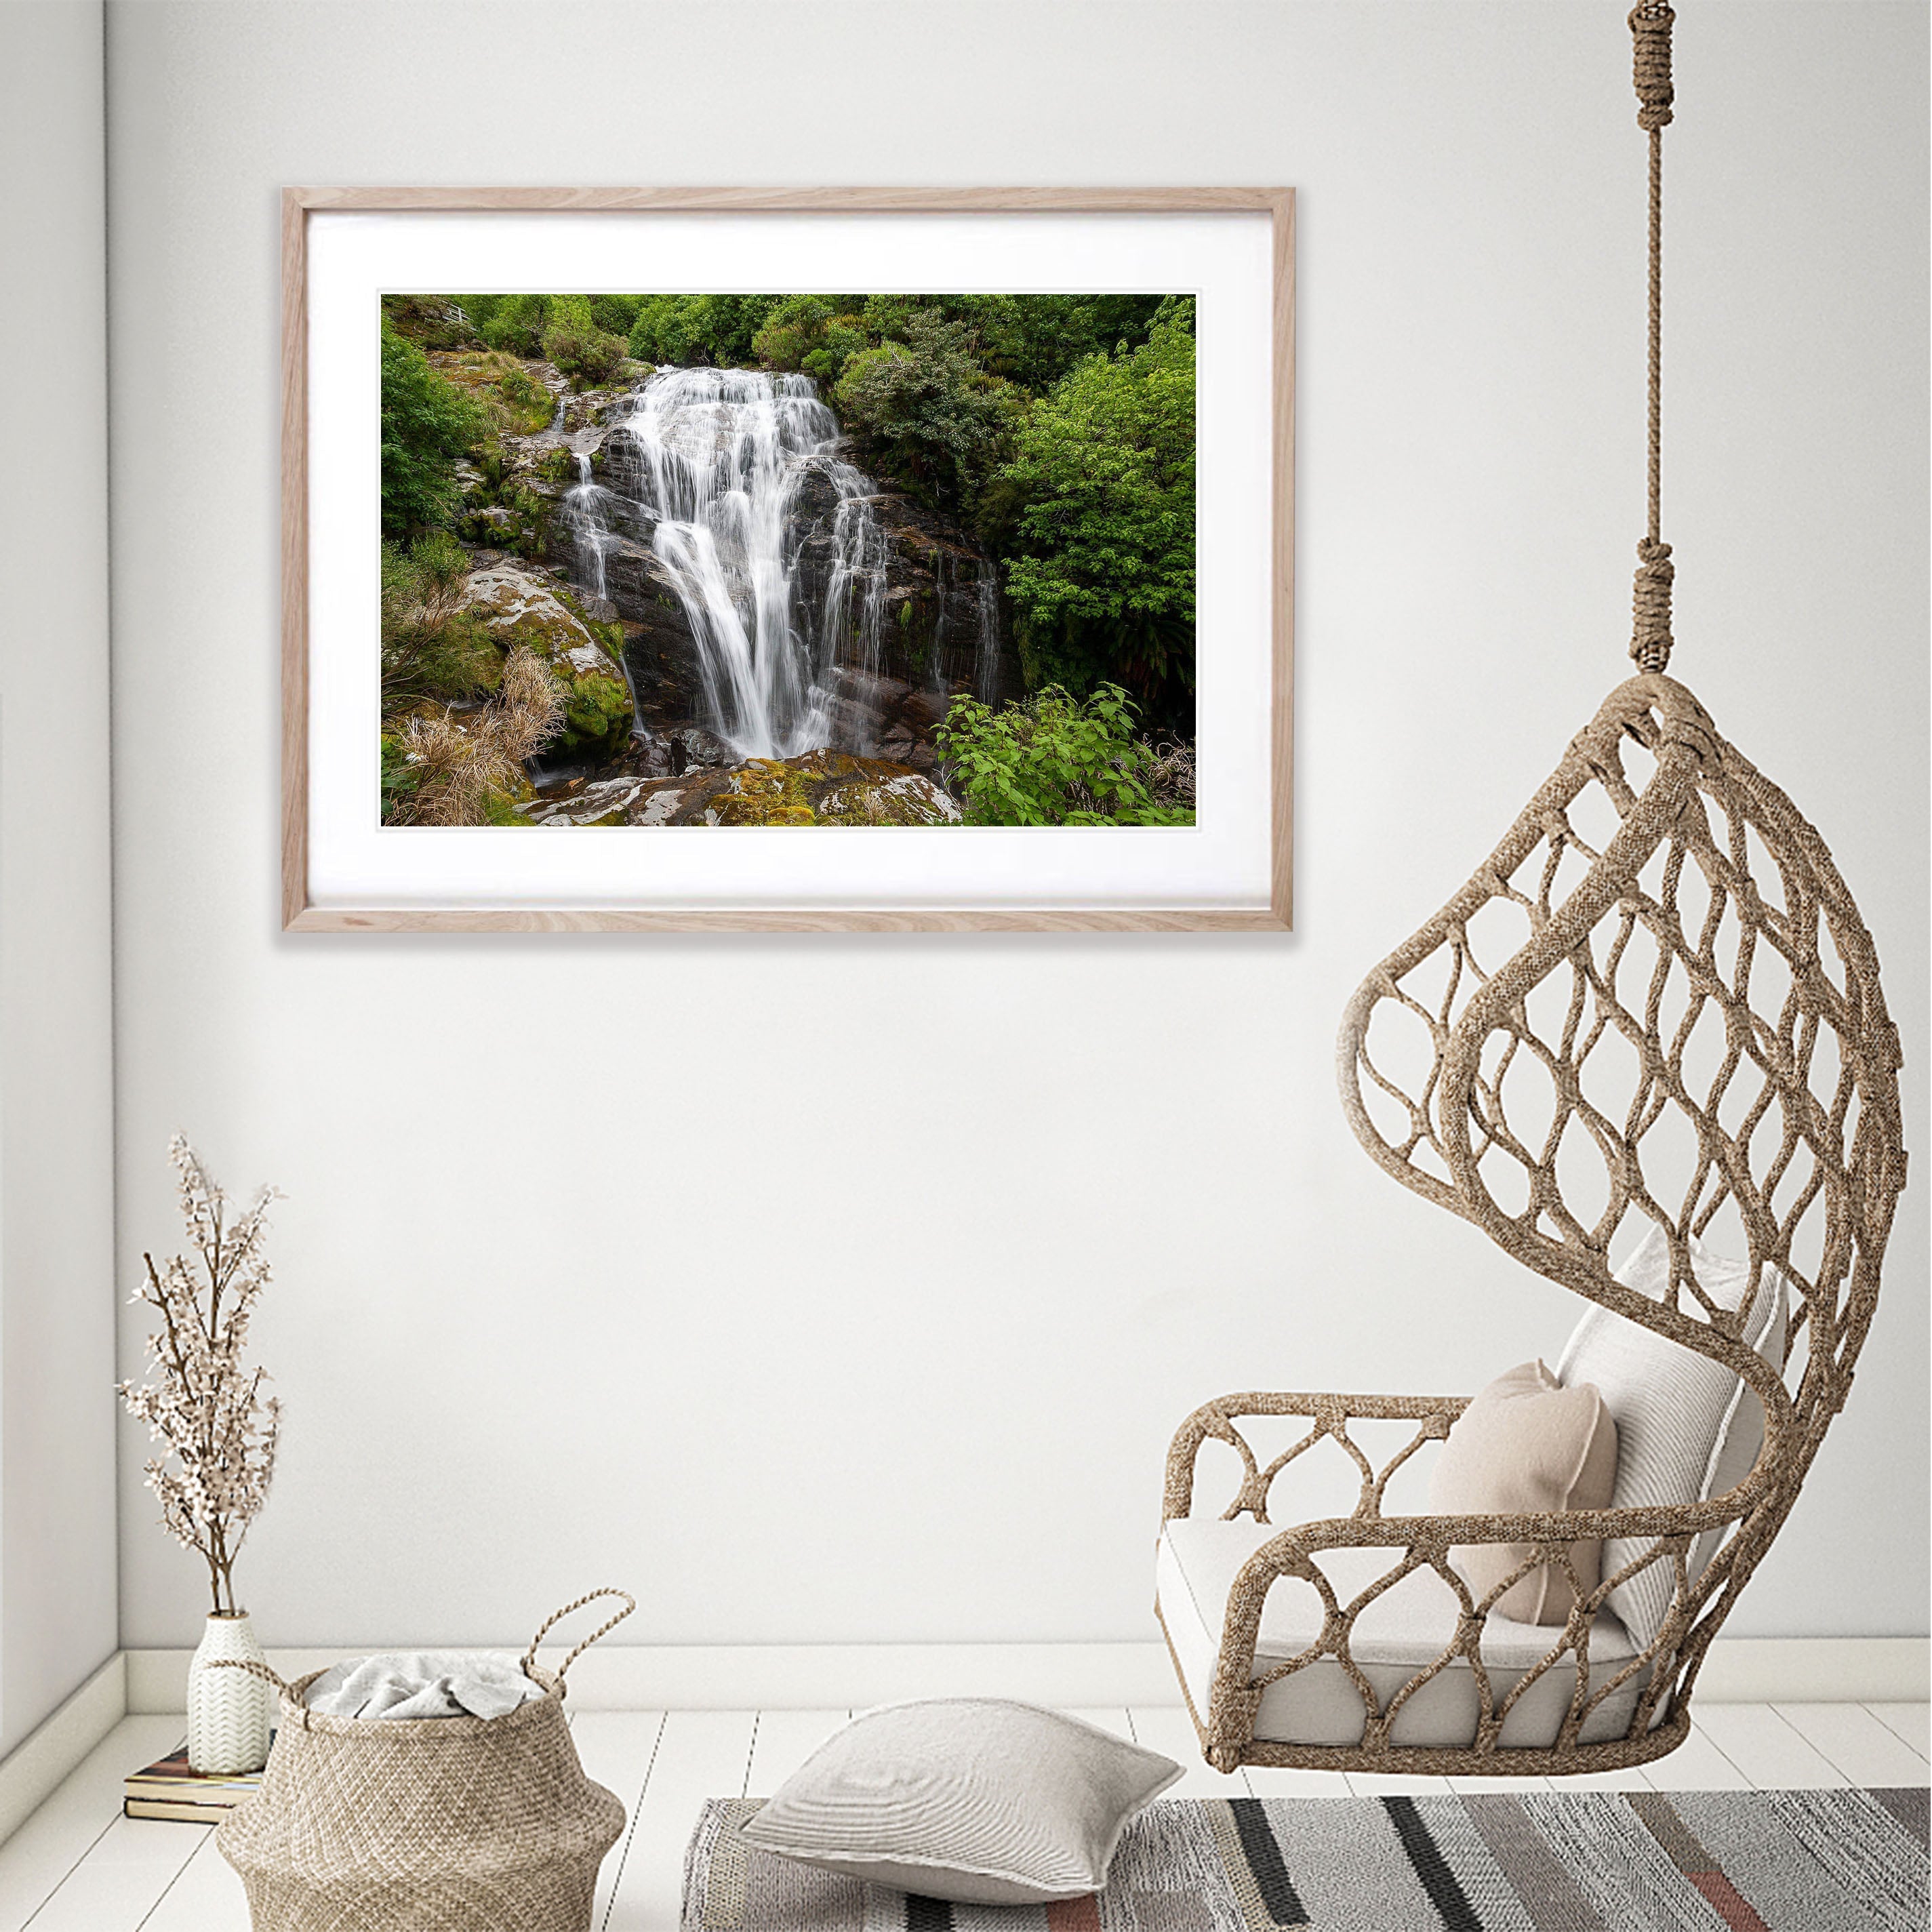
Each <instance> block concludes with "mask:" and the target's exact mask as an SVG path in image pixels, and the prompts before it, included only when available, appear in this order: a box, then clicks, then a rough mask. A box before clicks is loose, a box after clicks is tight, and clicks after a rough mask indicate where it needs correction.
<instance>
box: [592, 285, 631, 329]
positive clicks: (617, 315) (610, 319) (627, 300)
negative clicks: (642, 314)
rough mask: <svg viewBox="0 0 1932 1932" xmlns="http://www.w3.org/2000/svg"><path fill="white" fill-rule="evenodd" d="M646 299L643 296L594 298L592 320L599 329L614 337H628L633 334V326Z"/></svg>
mask: <svg viewBox="0 0 1932 1932" xmlns="http://www.w3.org/2000/svg"><path fill="white" fill-rule="evenodd" d="M642 303H643V296H614V295H601V296H592V297H591V298H590V314H591V319H592V320H593V321H594V322H595V323H596V325H597V326H598V328H599V329H607V330H609V332H610V333H611V334H612V335H625V336H627V335H629V334H630V332H631V324H632V323H634V322H635V321H636V320H637V310H638V308H639V307H640V305H642Z"/></svg>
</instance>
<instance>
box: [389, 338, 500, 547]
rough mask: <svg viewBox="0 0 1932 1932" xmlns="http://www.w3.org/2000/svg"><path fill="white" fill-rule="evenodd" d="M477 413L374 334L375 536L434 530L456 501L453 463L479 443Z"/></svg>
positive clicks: (408, 350) (423, 359) (397, 346)
mask: <svg viewBox="0 0 1932 1932" xmlns="http://www.w3.org/2000/svg"><path fill="white" fill-rule="evenodd" d="M483 431H484V419H483V413H482V411H481V410H480V409H478V407H477V406H476V404H474V403H473V402H472V401H470V400H469V398H468V397H467V396H466V395H464V394H463V392H462V391H461V390H460V389H458V388H457V387H456V386H455V384H454V383H448V382H446V381H444V380H443V377H440V376H439V375H438V374H437V373H436V371H434V369H432V368H431V367H430V366H429V359H428V356H425V355H424V353H422V350H420V349H419V348H418V347H416V344H414V343H413V342H407V341H404V339H403V338H402V337H401V336H400V335H397V333H396V332H395V330H394V329H391V328H389V326H387V324H385V325H384V327H383V434H382V478H383V535H385V536H387V537H404V536H408V535H413V534H414V533H415V532H418V531H420V530H425V529H439V528H440V527H442V526H445V525H446V524H447V523H449V521H450V520H452V517H455V514H456V511H457V508H458V502H459V501H460V499H459V496H458V491H457V487H456V459H457V458H458V457H459V456H460V455H463V452H465V451H466V450H467V449H470V448H471V447H472V446H473V445H474V444H475V443H476V442H477V441H478V439H479V438H480V437H481V436H482V434H483Z"/></svg>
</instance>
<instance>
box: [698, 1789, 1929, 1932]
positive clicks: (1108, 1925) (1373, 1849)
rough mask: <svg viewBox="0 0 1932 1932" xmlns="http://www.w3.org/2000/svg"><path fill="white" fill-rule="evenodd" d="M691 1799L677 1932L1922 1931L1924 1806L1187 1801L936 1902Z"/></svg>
mask: <svg viewBox="0 0 1932 1932" xmlns="http://www.w3.org/2000/svg"><path fill="white" fill-rule="evenodd" d="M757 1808H758V1801H757V1800H756V1799H712V1801H711V1802H709V1804H707V1805H706V1806H705V1808H704V1811H703V1816H702V1817H700V1820H699V1822H698V1826H697V1832H696V1834H695V1835H694V1837H693V1838H692V1839H691V1845H690V1848H689V1849H688V1851H687V1852H686V1853H685V1891H684V1932H1271V1928H1273V1927H1277V1926H1304V1927H1308V1928H1309V1932H1926V1927H1927V1893H1926V1793H1925V1792H1924V1790H1906V1791H1674V1792H1671V1793H1668V1794H1665V1793H1660V1792H1628V1793H1626V1792H1609V1791H1572V1792H1558V1793H1550V1794H1544V1793H1533V1794H1524V1795H1515V1794H1511V1795H1505V1796H1491V1797H1480V1796H1471V1797H1460V1796H1457V1797H1428V1798H1340V1799H1289V1798H1278V1799H1257V1798H1237V1799H1180V1800H1169V1801H1166V1802H1162V1803H1160V1804H1157V1805H1154V1806H1153V1807H1152V1808H1151V1809H1150V1810H1149V1811H1147V1812H1146V1813H1145V1814H1143V1815H1142V1817H1141V1818H1140V1819H1139V1820H1138V1821H1137V1822H1136V1824H1135V1825H1134V1826H1133V1828H1132V1829H1130V1832H1128V1834H1127V1836H1126V1838H1124V1839H1123V1840H1122V1841H1121V1848H1120V1849H1119V1851H1118V1852H1117V1853H1116V1854H1115V1859H1114V1864H1113V1869H1112V1873H1110V1874H1109V1882H1108V1885H1107V1889H1106V1891H1104V1892H1103V1893H1101V1894H1100V1895H1099V1896H1097V1897H1094V1898H1083V1899H1077V1900H1074V1901H1073V1903H1070V1904H1064V1905H1050V1906H1022V1907H1015V1906H983V1905H947V1904H943V1903H939V1902H938V1901H937V1900H932V1899H926V1898H917V1897H907V1896H906V1895H905V1894H904V1893H903V1892H895V1891H885V1890H883V1889H881V1888H879V1887H877V1886H873V1885H861V1884H859V1883H858V1882H856V1881H855V1880H853V1879H844V1878H837V1877H834V1876H832V1875H831V1874H829V1873H824V1872H820V1871H815V1870H812V1869H811V1867H808V1866H804V1865H797V1864H791V1863H790V1862H789V1861H787V1860H785V1859H783V1858H775V1857H773V1856H772V1855H771V1854H770V1853H769V1852H763V1851H760V1850H759V1849H757V1848H756V1847H755V1846H751V1845H748V1844H747V1843H745V1841H744V1840H743V1839H742V1838H740V1837H739V1835H738V1833H737V1832H736V1829H734V1828H735V1827H736V1826H737V1825H738V1824H739V1823H741V1822H742V1820H745V1818H747V1817H749V1816H750V1815H751V1813H753V1812H754V1811H756V1810H757Z"/></svg>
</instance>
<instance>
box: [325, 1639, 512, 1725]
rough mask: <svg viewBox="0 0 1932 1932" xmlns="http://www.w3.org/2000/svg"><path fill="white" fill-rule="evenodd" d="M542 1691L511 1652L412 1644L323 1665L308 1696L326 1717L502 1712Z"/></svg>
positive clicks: (467, 1715) (486, 1715)
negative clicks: (479, 1653) (485, 1653)
mask: <svg viewBox="0 0 1932 1932" xmlns="http://www.w3.org/2000/svg"><path fill="white" fill-rule="evenodd" d="M542 1695H543V1688H542V1687H541V1685H537V1684H533V1683H532V1682H531V1681H530V1680H529V1678H527V1677H526V1676H524V1675H523V1670H522V1668H521V1667H520V1666H519V1665H517V1664H514V1663H513V1662H511V1661H510V1660H509V1659H508V1658H498V1657H473V1656H467V1655H464V1654H463V1652H460V1651H455V1650H411V1651H404V1652H398V1653H396V1654H395V1655H391V1656H388V1657H365V1658H361V1659H360V1660H359V1661H353V1662H350V1663H347V1664H337V1665H335V1667H333V1668H332V1669H331V1670H325V1671H324V1672H323V1674H322V1675H321V1676H320V1677H318V1678H317V1679H316V1680H315V1682H314V1683H313V1684H311V1685H310V1686H309V1688H308V1708H309V1709H311V1711H313V1712H315V1714H316V1715H317V1716H318V1717H323V1718H502V1717H507V1716H508V1715H509V1713H510V1712H512V1711H514V1710H515V1709H517V1707H518V1706H520V1705H523V1704H527V1703H529V1702H530V1700H532V1698H535V1697H541V1696H542Z"/></svg>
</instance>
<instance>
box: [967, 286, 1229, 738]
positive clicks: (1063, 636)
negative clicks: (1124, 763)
mask: <svg viewBox="0 0 1932 1932" xmlns="http://www.w3.org/2000/svg"><path fill="white" fill-rule="evenodd" d="M1194 374H1195V363H1194V332H1193V302H1192V300H1191V299H1185V298H1181V299H1173V300H1172V301H1170V302H1169V303H1168V304H1166V305H1163V311H1162V312H1161V314H1160V315H1159V316H1158V317H1157V319H1156V320H1155V322H1154V325H1153V327H1152V329H1151V331H1150V332H1149V334H1148V339H1147V341H1145V342H1144V343H1143V344H1142V345H1141V346H1140V347H1139V348H1137V349H1134V350H1130V351H1129V352H1128V353H1126V354H1125V355H1117V356H1099V355H1097V356H1090V357H1089V358H1088V359H1087V360H1086V361H1085V362H1082V363H1081V364H1080V365H1079V366H1078V367H1077V368H1075V369H1074V370H1073V371H1072V373H1071V374H1069V375H1068V376H1067V377H1066V378H1065V380H1064V381H1062V382H1061V383H1060V384H1058V386H1056V387H1055V389H1054V390H1053V391H1052V393H1051V394H1050V395H1048V396H1046V397H1045V398H1043V399H1042V400H1041V401H1040V402H1039V403H1038V404H1036V405H1035V406H1034V408H1033V409H1032V410H1031V411H1030V412H1029V413H1028V416H1027V418H1026V420H1025V423H1024V425H1022V428H1021V429H1020V431H1019V437H1018V440H1017V446H1016V450H1015V453H1014V455H1013V460H1012V461H1011V462H1010V463H1008V464H1007V465H1006V466H1005V468H1004V470H1003V471H1002V472H1001V478H1000V481H1001V484H1003V485H1004V486H1005V487H1007V488H1009V489H1010V490H1013V492H1015V493H1016V496H1017V498H1018V499H1019V502H1021V504H1022V507H1021V508H1019V510H1018V511H1017V514H1016V517H1015V525H1016V532H1015V539H1014V541H1015V548H1016V552H1017V553H1016V554H1015V555H1013V556H1012V558H1011V560H1010V562H1009V564H1008V567H1007V589H1008V590H1009V592H1010V595H1011V596H1012V598H1013V606H1014V610H1015V612H1016V616H1017V619H1018V622H1017V637H1018V641H1019V646H1020V650H1021V655H1022V661H1023V663H1024V664H1025V666H1026V668H1027V671H1028V682H1029V684H1032V685H1043V684H1064V685H1066V686H1067V688H1069V689H1070V690H1071V691H1073V692H1075V693H1076V694H1085V693H1086V692H1088V691H1092V690H1094V688H1096V687H1097V685H1100V683H1101V682H1103V680H1106V679H1118V681H1120V682H1123V683H1124V684H1125V685H1127V686H1128V688H1130V689H1131V690H1133V691H1134V692H1135V694H1136V697H1137V698H1138V699H1139V702H1140V703H1141V705H1142V707H1143V709H1145V711H1147V712H1148V714H1149V715H1150V716H1151V718H1153V720H1154V721H1155V722H1157V723H1158V724H1163V725H1167V726H1169V727H1179V728H1182V729H1190V728H1191V724H1192V710H1193V686H1194V589H1195V569H1194V547H1195V543H1194V472H1195V460H1194V441H1195V404H1194Z"/></svg>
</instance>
